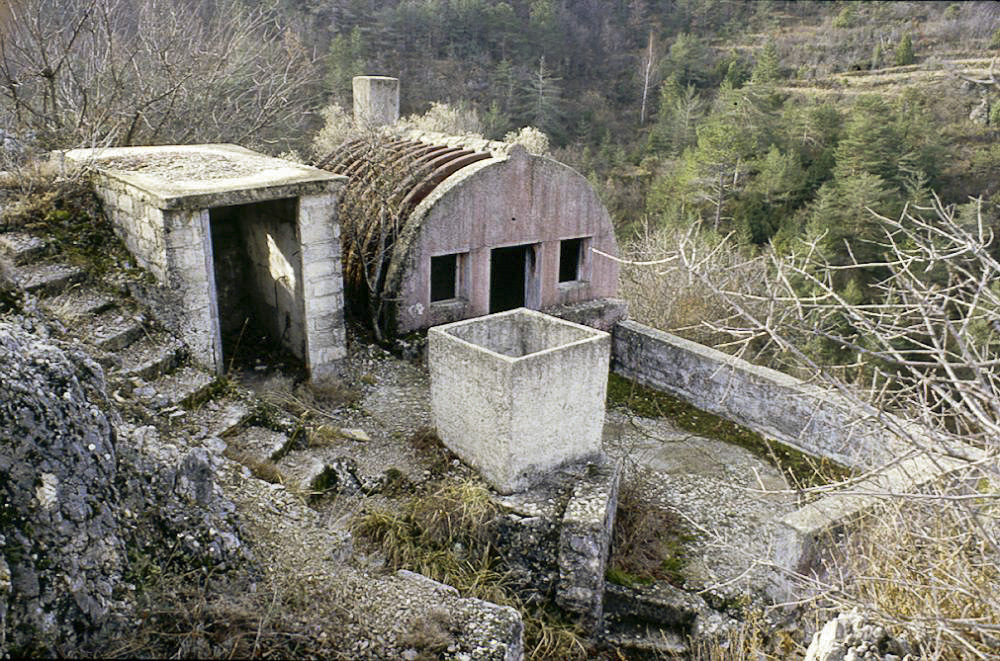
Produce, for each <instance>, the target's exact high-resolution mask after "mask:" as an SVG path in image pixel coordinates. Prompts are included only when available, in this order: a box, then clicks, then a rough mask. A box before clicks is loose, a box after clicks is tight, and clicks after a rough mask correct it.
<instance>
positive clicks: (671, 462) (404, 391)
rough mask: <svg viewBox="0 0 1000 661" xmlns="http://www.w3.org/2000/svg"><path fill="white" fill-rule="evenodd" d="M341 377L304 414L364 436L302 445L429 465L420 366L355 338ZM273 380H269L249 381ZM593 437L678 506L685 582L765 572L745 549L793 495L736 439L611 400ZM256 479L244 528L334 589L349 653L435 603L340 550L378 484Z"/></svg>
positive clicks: (369, 465)
mask: <svg viewBox="0 0 1000 661" xmlns="http://www.w3.org/2000/svg"><path fill="white" fill-rule="evenodd" d="M345 381H346V382H348V383H349V384H350V385H351V387H352V388H353V389H354V390H355V391H356V394H357V395H358V396H357V398H356V401H355V403H353V404H351V405H345V406H339V407H337V408H331V409H324V410H321V411H320V413H319V415H318V416H316V415H314V416H313V421H314V424H317V425H318V424H321V423H322V424H326V425H329V426H331V427H332V428H338V429H359V430H362V431H363V432H364V435H365V436H367V440H356V439H352V438H348V437H346V436H336V435H334V436H333V437H332V438H330V439H327V440H324V441H323V444H322V445H321V446H317V447H313V448H311V449H310V450H311V451H313V452H316V453H318V454H320V455H322V456H323V457H324V458H335V457H349V458H350V459H351V460H353V462H354V463H355V465H356V467H357V475H358V476H359V478H361V479H362V481H364V480H375V479H378V478H379V477H380V476H384V475H385V473H386V471H387V470H389V469H396V470H398V471H400V472H401V473H402V474H403V475H405V476H406V478H407V479H408V480H409V481H410V482H411V483H412V484H414V485H418V484H420V483H422V482H424V481H426V480H428V479H430V478H431V477H432V475H434V476H436V475H440V472H441V469H442V465H441V456H442V455H441V453H440V452H434V451H428V450H427V449H426V448H420V447H416V446H415V444H414V443H413V442H412V441H411V439H412V437H413V436H414V435H415V434H419V433H420V432H421V431H422V430H424V429H426V428H428V427H429V426H430V425H431V412H430V394H429V379H428V375H427V372H426V369H425V368H424V367H422V366H420V365H417V364H414V363H411V362H407V361H404V360H401V359H398V358H396V357H394V356H392V355H391V354H389V353H387V352H385V351H383V350H382V349H380V348H378V347H373V346H369V345H360V344H356V345H354V346H353V347H352V350H351V354H350V356H349V358H348V361H347V363H346V366H345ZM258 385H259V384H258ZM277 385H278V384H277V382H275V381H272V382H271V384H270V386H267V385H264V386H263V387H258V390H259V391H261V390H263V391H266V390H267V389H268V388H274V387H277ZM286 387H287V384H286ZM604 445H605V450H606V451H607V452H608V454H609V455H611V456H612V457H616V458H620V459H621V460H622V461H623V463H624V466H625V471H626V472H625V479H628V478H629V477H630V476H635V475H640V474H641V475H643V476H644V477H645V478H646V479H645V481H646V483H647V484H648V490H647V491H646V496H647V497H648V499H649V502H650V503H651V504H653V505H654V506H660V507H664V508H667V509H670V510H672V511H674V512H676V513H678V514H679V515H680V516H681V517H682V518H683V519H684V520H685V521H687V523H688V524H689V527H690V531H691V533H692V534H691V538H690V541H689V542H687V547H686V548H685V555H686V556H687V558H688V564H687V566H686V567H685V569H684V574H685V579H686V587H687V588H689V589H692V590H698V591H701V592H703V593H704V594H705V596H706V597H708V598H710V600H711V598H712V597H715V598H717V599H718V600H730V599H739V598H742V597H744V596H748V595H749V596H755V595H756V594H758V593H759V587H760V586H762V585H763V582H764V581H766V580H767V579H768V574H767V571H766V569H765V568H762V567H756V566H755V560H760V559H762V558H764V559H766V558H768V557H769V543H770V540H771V535H772V530H773V525H774V524H773V522H774V521H775V520H776V519H777V518H778V517H780V516H782V515H783V514H785V513H786V512H788V511H791V510H792V509H794V508H795V506H796V496H795V494H794V492H793V491H791V490H789V488H788V484H787V483H786V481H785V480H784V478H783V477H782V475H781V473H780V472H779V471H778V470H777V469H775V468H774V467H773V466H771V465H770V464H768V463H767V462H765V461H763V460H761V459H759V458H757V457H755V456H754V455H752V454H751V453H750V452H748V451H746V450H744V449H742V448H740V447H737V446H734V445H730V444H727V443H724V442H722V441H717V440H712V439H706V438H701V437H697V436H693V435H691V434H689V433H687V432H684V431H682V430H680V429H679V428H677V427H676V426H674V425H673V424H672V422H671V421H669V420H666V419H649V418H642V417H639V416H636V415H634V414H632V413H631V412H630V411H628V410H625V409H620V408H614V409H610V410H609V411H608V412H607V414H606V425H605V434H604ZM447 461H448V463H446V464H445V470H446V471H447V472H448V473H449V474H454V475H469V474H471V470H470V469H468V468H467V467H465V466H464V465H461V464H460V463H459V462H458V461H457V460H454V459H452V460H447ZM237 482H238V481H237ZM253 482H256V481H253ZM234 484H235V483H234ZM241 488H244V489H245V488H246V487H241ZM264 489H269V490H270V491H268V492H267V493H263V492H262V493H249V492H248V493H247V494H244V495H243V497H242V498H237V499H236V500H237V502H241V503H243V506H242V507H241V510H243V512H244V515H245V516H246V517H247V518H248V520H249V521H251V522H253V521H257V522H258V523H259V533H258V534H257V535H255V537H258V538H259V539H260V540H264V542H263V544H264V546H265V547H267V548H268V550H267V553H269V554H272V556H273V557H274V558H280V559H281V564H282V565H286V566H288V567H295V568H296V572H297V573H299V574H300V575H302V576H304V577H306V580H307V581H309V580H312V581H317V580H318V581H325V582H326V583H327V584H328V589H332V590H339V591H342V592H343V599H342V602H343V603H344V604H348V605H349V608H348V611H349V613H348V615H347V616H346V617H347V619H348V620H350V621H351V622H353V623H354V625H353V626H352V628H358V629H359V630H360V631H361V632H362V634H361V635H359V637H358V641H357V642H356V643H355V646H354V647H352V648H351V650H350V653H351V654H359V655H372V656H377V655H379V654H385V653H391V654H398V653H400V651H401V650H404V647H405V646H401V645H403V643H401V642H400V641H401V640H403V639H404V638H405V636H404V633H405V631H407V630H410V629H412V628H413V626H415V625H414V622H415V621H416V620H415V618H419V617H420V616H421V615H422V614H423V615H426V613H427V612H429V609H431V610H433V609H434V608H438V607H439V606H440V603H441V599H442V594H441V593H440V590H438V589H437V588H433V586H427V585H423V586H421V585H420V583H419V581H416V582H415V581H414V579H412V577H405V576H404V577H403V578H399V577H398V576H396V575H395V574H391V575H388V576H382V577H380V578H379V577H377V575H378V572H379V570H378V558H365V557H363V556H362V555H360V554H359V553H357V551H356V550H355V551H354V552H353V556H352V560H350V562H349V563H348V564H345V563H344V562H343V558H345V557H346V556H348V555H351V549H350V542H349V540H348V539H346V537H345V534H344V528H345V527H346V522H347V521H348V520H349V518H350V516H351V515H352V514H353V513H355V512H357V511H359V510H360V509H361V508H362V507H366V506H372V505H383V504H391V502H392V501H391V500H390V499H387V498H386V497H384V496H381V495H376V496H374V497H369V496H365V495H363V494H362V493H354V494H339V495H336V496H326V497H324V498H323V499H321V500H320V501H319V502H318V503H313V504H312V507H306V504H305V503H304V502H303V501H302V500H301V499H299V498H296V497H295V496H293V495H292V494H289V493H288V492H285V491H284V490H283V489H281V488H279V487H274V486H270V485H267V486H265V487H264ZM258 490H259V488H258ZM251 491H252V490H251ZM310 577H312V578H310ZM398 590H402V592H399V593H397V591H398ZM451 599H457V597H454V596H453V595H452V596H449V597H448V599H447V600H451ZM447 600H446V601H447ZM456 612H458V611H456Z"/></svg>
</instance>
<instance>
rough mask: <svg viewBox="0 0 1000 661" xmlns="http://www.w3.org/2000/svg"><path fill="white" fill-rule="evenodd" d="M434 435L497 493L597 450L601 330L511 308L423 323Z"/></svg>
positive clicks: (604, 354)
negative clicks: (440, 323) (427, 326)
mask: <svg viewBox="0 0 1000 661" xmlns="http://www.w3.org/2000/svg"><path fill="white" fill-rule="evenodd" d="M427 338H428V367H429V370H430V376H431V404H432V409H433V415H434V423H435V425H436V426H437V430H438V435H439V436H440V437H441V440H442V441H443V442H444V444H445V445H446V446H448V448H450V449H451V450H452V451H453V452H455V454H457V455H458V456H459V457H461V458H462V459H463V460H465V461H466V462H467V463H469V464H470V465H472V466H474V467H475V468H476V469H477V470H479V472H480V473H481V474H482V476H483V477H484V478H485V479H486V481H487V482H489V483H490V484H491V485H492V486H493V487H494V488H495V489H496V490H497V491H499V492H501V493H512V492H515V491H518V490H522V489H526V488H528V487H529V486H530V485H531V484H532V483H533V482H536V481H537V480H538V479H539V478H540V477H542V476H544V475H545V473H546V472H547V471H550V470H552V469H554V468H556V467H558V466H560V465H564V464H569V463H573V462H581V461H586V460H588V459H592V458H594V457H596V456H597V455H598V453H599V452H600V449H601V434H602V430H603V426H604V403H605V395H606V391H607V370H608V356H609V350H610V337H609V336H608V334H607V333H604V332H602V331H598V330H594V329H592V328H588V327H586V326H581V325H579V324H574V323H571V322H567V321H562V320H560V319H555V318H554V317H550V316H548V315H544V314H541V313H539V312H535V311H533V310H526V309H524V308H519V309H516V310H511V311H509V312H501V313H499V314H493V315H489V316H486V317H480V318H477V319H470V320H466V321H459V322H455V323H452V324H446V325H444V326H437V327H434V328H431V329H430V331H429V332H428V336H427Z"/></svg>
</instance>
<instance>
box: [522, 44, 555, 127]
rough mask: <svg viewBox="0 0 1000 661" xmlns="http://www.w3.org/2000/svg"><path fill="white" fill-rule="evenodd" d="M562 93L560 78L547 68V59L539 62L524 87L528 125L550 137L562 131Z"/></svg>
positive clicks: (523, 94)
mask: <svg viewBox="0 0 1000 661" xmlns="http://www.w3.org/2000/svg"><path fill="white" fill-rule="evenodd" d="M561 96H562V92H561V90H560V89H559V78H556V77H554V76H553V75H552V73H551V71H550V70H549V69H548V68H547V67H546V66H545V57H544V56H542V57H541V58H540V59H539V60H538V68H537V69H536V70H535V71H534V73H532V75H531V77H530V78H529V79H528V81H527V82H526V83H525V84H524V86H523V87H522V96H521V108H522V116H523V117H525V118H526V119H527V123H528V124H529V125H531V126H535V127H537V128H539V129H541V130H542V131H545V132H546V133H548V134H550V135H556V134H558V133H559V132H561V130H562V126H561V123H560V121H559V120H560V118H561V116H562V109H561V104H562V98H561Z"/></svg>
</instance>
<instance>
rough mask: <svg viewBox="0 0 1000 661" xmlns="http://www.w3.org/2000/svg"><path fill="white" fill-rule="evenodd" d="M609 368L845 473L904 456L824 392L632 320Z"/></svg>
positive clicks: (621, 326)
mask: <svg viewBox="0 0 1000 661" xmlns="http://www.w3.org/2000/svg"><path fill="white" fill-rule="evenodd" d="M611 369H612V370H613V371H614V372H616V373H617V374H620V375H622V376H624V377H626V378H629V379H632V380H633V381H637V382H638V383H641V384H642V385H645V386H649V387H651V388H654V389H656V390H661V391H663V392H666V393H669V394H671V395H673V396H675V397H678V398H679V399H682V400H684V401H686V402H689V403H691V404H693V405H694V406H697V407H698V408H700V409H702V410H704V411H709V412H710V413H714V414H716V415H718V416H720V417H723V418H726V419H727V420H732V421H733V422H737V423H739V424H741V425H743V426H744V427H747V428H749V429H752V430H753V431H756V432H758V433H760V434H762V435H763V436H765V437H767V438H773V439H775V440H778V441H781V442H782V443H786V444H788V445H790V446H792V447H794V448H796V449H798V450H801V451H803V452H806V453H808V454H811V455H814V456H817V457H824V458H827V459H831V460H833V461H836V462H837V463H840V464H843V465H845V466H852V467H864V468H868V467H875V466H880V465H882V464H883V463H885V462H886V461H889V460H890V459H892V458H893V457H894V456H899V453H900V451H901V450H902V449H903V448H902V445H901V444H900V443H899V441H898V440H897V439H895V438H894V437H893V436H891V435H890V434H888V433H887V432H886V430H885V429H884V425H883V424H881V423H880V422H879V420H878V416H879V415H881V414H880V413H879V412H877V411H875V410H874V409H869V410H861V409H859V408H858V407H856V406H855V405H854V404H852V403H851V402H849V401H847V400H846V399H845V398H843V397H841V396H839V395H838V394H836V393H834V392H831V391H829V390H824V389H822V388H819V387H817V386H815V385H812V384H809V383H806V382H804V381H801V380H800V379H796V378H794V377H791V376H788V375H787V374H782V373H781V372H778V371H776V370H772V369H768V368H765V367H758V366H757V365H752V364H750V363H748V362H746V361H745V360H741V359H739V358H736V357H734V356H730V355H728V354H725V353H722V352H721V351H717V350H715V349H711V348H709V347H706V346H703V345H701V344H697V343H695V342H691V341H689V340H685V339H683V338H680V337H677V336H676V335H671V334H670V333H666V332H663V331H660V330H657V329H655V328H650V327H649V326H645V325H643V324H640V323H637V322H635V321H630V320H626V321H622V322H619V323H618V324H617V325H616V326H615V328H614V332H613V342H612V357H611Z"/></svg>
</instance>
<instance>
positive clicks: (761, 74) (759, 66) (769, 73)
mask: <svg viewBox="0 0 1000 661" xmlns="http://www.w3.org/2000/svg"><path fill="white" fill-rule="evenodd" d="M779 78H781V69H780V65H779V62H778V49H777V47H776V46H775V44H774V41H768V42H767V43H766V44H764V47H763V48H761V49H760V51H759V52H758V53H757V62H756V64H754V67H753V73H752V74H751V75H750V82H751V83H752V84H755V85H760V84H767V83H774V82H776V81H777V80H778V79H779Z"/></svg>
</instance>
